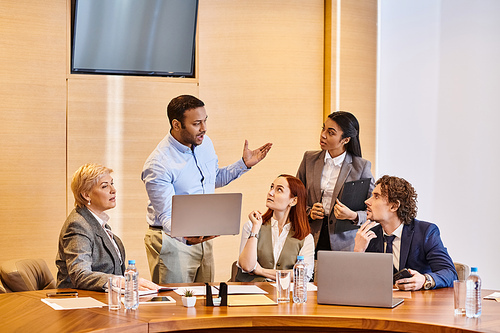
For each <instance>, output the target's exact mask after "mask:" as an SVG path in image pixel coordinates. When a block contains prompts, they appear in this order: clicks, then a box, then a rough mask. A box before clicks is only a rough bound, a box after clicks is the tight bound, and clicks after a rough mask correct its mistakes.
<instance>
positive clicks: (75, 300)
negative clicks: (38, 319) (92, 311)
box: [42, 297, 108, 310]
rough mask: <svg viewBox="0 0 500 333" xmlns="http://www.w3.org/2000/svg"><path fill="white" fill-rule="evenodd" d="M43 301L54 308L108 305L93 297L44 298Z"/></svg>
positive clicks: (83, 307)
mask: <svg viewBox="0 0 500 333" xmlns="http://www.w3.org/2000/svg"><path fill="white" fill-rule="evenodd" d="M42 302H44V303H45V304H47V305H48V306H50V307H51V308H52V309H54V310H71V309H87V308H102V307H103V306H108V305H107V304H106V303H103V302H99V301H98V300H96V299H94V298H92V297H71V298H42Z"/></svg>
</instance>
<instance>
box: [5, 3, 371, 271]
mask: <svg viewBox="0 0 500 333" xmlns="http://www.w3.org/2000/svg"><path fill="white" fill-rule="evenodd" d="M70 1H71V0H54V1H51V2H50V3H45V2H44V3H43V4H42V3H40V2H37V1H27V0H24V1H23V0H21V1H20V0H3V1H2V2H1V3H0V40H1V42H2V49H1V50H0V74H1V75H0V96H1V100H2V103H1V104H0V130H1V131H0V138H1V140H2V148H0V149H1V156H0V158H1V162H2V163H1V164H0V190H1V193H0V226H2V241H1V242H0V263H1V261H3V260H6V259H10V258H12V257H29V256H32V255H36V256H40V257H42V258H44V259H45V260H46V261H47V262H48V263H49V265H50V266H51V269H52V271H53V273H55V265H54V258H55V254H56V250H57V239H58V234H59V230H60V227H61V225H62V223H63V221H64V219H65V217H66V215H67V213H68V212H69V210H71V209H72V207H73V198H72V193H71V192H70V191H69V181H70V179H71V175H72V174H73V172H74V171H75V170H76V169H77V168H78V167H79V166H80V165H81V164H83V163H88V162H98V163H103V164H105V165H107V166H109V167H111V168H113V169H114V170H115V173H114V177H115V182H116V184H117V188H118V205H117V207H116V208H115V209H113V210H111V211H110V215H111V222H110V224H111V226H112V227H113V230H114V231H115V232H116V233H117V234H118V235H119V236H121V238H122V239H123V241H124V243H125V246H126V249H127V258H134V259H136V260H137V261H138V266H139V270H140V271H141V272H142V276H144V277H148V276H149V274H148V273H147V272H148V270H147V263H146V256H145V250H144V243H143V237H144V232H145V230H146V227H147V225H146V222H145V213H146V202H147V196H146V192H145V189H144V185H143V184H142V182H141V181H140V172H141V170H142V166H143V163H144V161H145V159H146V157H147V156H148V155H149V154H150V152H151V151H152V150H153V149H154V147H155V146H156V145H157V143H158V142H159V141H160V140H161V138H163V136H164V135H165V134H166V133H167V131H168V130H169V127H168V121H167V119H166V117H165V107H166V105H167V103H168V102H169V101H170V99H171V98H172V97H175V96H177V95H179V94H186V93H187V94H193V95H197V96H199V97H200V98H201V99H202V100H204V101H205V103H206V105H207V111H208V114H209V122H208V126H209V128H208V134H209V135H210V137H211V138H212V139H213V141H214V144H215V147H216V150H217V152H218V155H219V161H220V165H221V166H222V165H227V164H230V163H232V162H234V161H236V160H237V159H239V158H240V157H241V152H242V148H243V142H244V139H248V140H249V142H250V147H251V148H256V147H258V146H260V145H262V144H264V143H265V142H268V141H270V142H273V143H274V147H273V149H272V150H271V152H270V154H269V156H268V157H267V159H266V160H265V161H263V162H262V163H261V164H260V165H258V166H256V167H255V168H254V169H253V170H251V171H250V172H249V173H248V174H246V175H244V176H243V177H242V178H241V179H239V180H237V181H235V182H234V183H232V184H230V185H229V186H227V187H225V188H223V189H221V191H226V192H229V191H234V192H242V193H243V194H244V199H243V211H242V219H241V222H242V223H245V222H246V220H247V215H248V213H249V212H250V211H251V210H253V209H259V210H261V211H263V210H265V195H266V193H267V191H268V187H269V184H270V183H271V182H272V181H273V180H274V178H275V177H276V176H277V175H278V174H280V173H290V174H295V173H296V171H297V168H298V165H299V163H300V160H301V158H302V155H303V153H304V151H305V150H311V149H319V145H318V137H319V130H320V127H321V124H322V122H323V110H324V102H323V95H324V91H325V90H324V88H323V86H324V84H323V80H324V73H323V70H324V64H325V62H324V45H325V44H324V5H325V3H324V1H321V0H311V1H302V0H292V1H284V0H279V1H269V0H256V1H251V2H250V1H243V0H239V1H223V0H200V7H199V35H198V41H199V47H198V55H199V59H198V66H199V67H198V79H196V80H188V79H185V80H182V79H179V80H174V79H167V78H143V77H120V76H100V75H70V74H68V65H67V64H68V59H69V50H70V47H69V46H70V44H69V42H70V39H69V36H68V34H69V17H70V16H69V3H70ZM342 3H343V4H344V2H342ZM362 3H363V4H366V3H372V2H370V1H368V2H367V1H362ZM361 12H363V13H364V11H363V10H361ZM353 15H354V16H355V17H357V16H356V15H358V14H356V13H353ZM361 26H362V27H364V28H363V29H369V27H370V26H369V25H363V24H361ZM357 28H358V27H356V29H357ZM373 29H374V30H373V34H375V33H376V28H373ZM346 40H347V39H346ZM328 42H329V41H326V44H328ZM368 45H369V46H370V47H371V45H372V44H370V43H369V44H368ZM354 50H355V51H356V52H357V54H358V55H359V54H361V53H362V52H363V51H362V49H361V48H358V47H355V48H354ZM346 52H347V51H346ZM356 59H358V60H360V61H361V62H362V63H363V61H364V60H363V58H359V57H358V56H356V57H354V58H353V61H356ZM343 63H344V64H348V62H347V60H345V61H344V62H343ZM363 66H364V65H363ZM355 69H356V66H353V67H352V68H350V67H349V66H347V68H343V69H342V70H343V71H344V72H343V73H344V74H343V76H342V77H343V78H344V79H345V80H347V79H348V78H349V77H351V76H353V77H358V76H359V73H358V74H356V72H354V73H353V74H352V75H351V74H350V72H349V70H351V71H354V70H355ZM367 73H371V69H370V70H369V71H368V72H367ZM370 75H371V74H370ZM346 82H348V81H346ZM349 87H351V88H350V90H349V89H348V90H342V92H343V95H342V96H343V97H342V98H343V101H344V102H345V103H347V102H349V103H351V101H353V103H354V102H356V101H369V98H368V99H366V98H365V96H363V94H364V92H370V89H368V88H367V89H365V90H362V91H363V94H355V89H354V88H355V84H347V83H346V84H345V89H347V88H349ZM373 89H374V88H373ZM370 98H371V97H370ZM367 103H368V104H369V102H367ZM350 105H351V104H346V105H345V108H348V107H350ZM356 105H357V104H356ZM363 105H364V104H363ZM356 108H357V106H356ZM363 112H366V113H367V114H368V115H369V114H370V112H373V114H372V117H373V118H374V117H375V116H374V112H375V111H374V108H373V109H370V108H369V107H366V108H365V107H364V106H363ZM356 115H358V113H356ZM358 118H362V117H361V116H358ZM360 121H361V122H362V127H363V131H362V133H366V134H368V129H367V128H368V126H367V125H365V123H366V122H369V120H364V119H360ZM364 141H366V140H365V139H363V138H362V142H363V148H364V151H365V153H366V152H367V148H366V147H367V145H366V144H365V142H364ZM373 141H374V140H373ZM368 158H369V159H371V160H372V162H373V159H372V158H370V157H369V155H368ZM239 241H240V239H239V236H224V237H220V238H219V239H217V240H216V247H215V256H216V280H218V281H222V280H226V279H227V278H229V269H230V265H231V263H232V261H234V260H236V258H237V256H238V247H239Z"/></svg>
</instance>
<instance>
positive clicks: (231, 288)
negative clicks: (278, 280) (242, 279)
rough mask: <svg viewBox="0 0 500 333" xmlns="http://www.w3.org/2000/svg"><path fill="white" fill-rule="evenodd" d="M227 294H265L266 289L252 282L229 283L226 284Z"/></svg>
mask: <svg viewBox="0 0 500 333" xmlns="http://www.w3.org/2000/svg"><path fill="white" fill-rule="evenodd" d="M227 293H228V295H234V294H267V291H265V290H263V289H261V288H259V287H257V286H255V285H252V284H245V285H239V284H230V285H228V286H227Z"/></svg>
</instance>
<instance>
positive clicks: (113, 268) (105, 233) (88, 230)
mask: <svg viewBox="0 0 500 333" xmlns="http://www.w3.org/2000/svg"><path fill="white" fill-rule="evenodd" d="M112 172H113V170H111V169H109V168H107V167H105V166H102V165H99V164H85V165H83V166H81V167H80V168H79V169H78V170H77V171H76V172H75V173H74V174H73V179H72V181H71V190H72V192H73V196H74V197H75V209H73V211H71V213H70V214H69V216H68V217H67V219H66V222H65V223H64V225H63V227H62V229H61V233H60V235H59V247H58V253H57V257H56V266H57V269H58V272H57V288H77V289H88V290H97V291H103V290H104V289H105V288H106V283H107V281H108V277H110V276H112V275H123V273H124V272H125V247H124V246H123V243H122V241H121V240H120V238H118V236H116V235H114V234H113V233H112V232H111V228H110V227H109V226H108V224H107V222H108V220H109V216H108V215H107V214H106V213H105V211H106V210H108V209H111V208H114V207H115V206H116V189H115V186H114V183H113V177H111V173H112ZM139 288H140V289H142V290H147V289H153V290H154V289H158V286H157V285H156V284H154V283H153V282H150V281H148V280H145V279H142V278H141V279H139Z"/></svg>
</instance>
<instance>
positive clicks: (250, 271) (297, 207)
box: [236, 175, 314, 282]
mask: <svg viewBox="0 0 500 333" xmlns="http://www.w3.org/2000/svg"><path fill="white" fill-rule="evenodd" d="M266 207H267V208H268V209H267V212H266V213H264V214H263V215H262V214H261V213H260V212H259V211H253V212H251V213H250V214H249V215H248V217H249V218H250V221H248V222H247V223H246V224H245V225H244V226H243V230H242V232H241V243H240V256H239V258H238V267H239V269H238V274H237V276H236V280H237V281H241V282H250V281H267V280H275V279H276V270H282V269H292V268H293V265H294V264H295V262H296V261H297V256H298V255H303V256H304V260H305V262H306V263H307V272H306V274H307V278H308V280H310V279H311V277H312V273H313V271H314V240H313V237H312V235H311V229H310V226H309V222H308V220H307V213H306V188H305V187H304V184H302V182H301V181H300V179H298V178H296V177H294V176H290V175H280V176H278V178H276V179H275V180H274V182H273V183H272V184H271V188H270V190H269V192H268V193H267V200H266Z"/></svg>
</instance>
